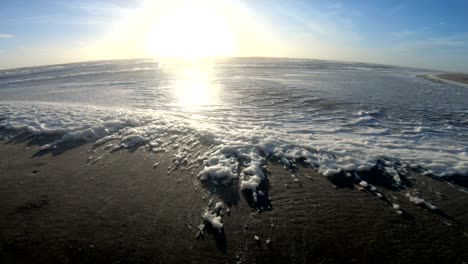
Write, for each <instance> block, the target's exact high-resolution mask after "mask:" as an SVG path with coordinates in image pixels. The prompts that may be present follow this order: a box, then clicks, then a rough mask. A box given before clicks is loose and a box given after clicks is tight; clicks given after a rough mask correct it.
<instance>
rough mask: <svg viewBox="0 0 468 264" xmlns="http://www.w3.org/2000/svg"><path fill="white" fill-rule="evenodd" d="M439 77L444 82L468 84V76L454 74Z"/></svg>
mask: <svg viewBox="0 0 468 264" xmlns="http://www.w3.org/2000/svg"><path fill="white" fill-rule="evenodd" d="M437 76H438V77H440V78H442V79H444V80H449V81H454V82H459V83H464V84H468V74H461V73H458V74H457V73H453V74H439V75H437Z"/></svg>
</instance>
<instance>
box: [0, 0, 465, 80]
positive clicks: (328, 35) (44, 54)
mask: <svg viewBox="0 0 468 264" xmlns="http://www.w3.org/2000/svg"><path fill="white" fill-rule="evenodd" d="M205 56H271V57H292V58H311V59H325V60H338V61H356V62H369V63H381V64H392V65H401V66H410V67H418V68H429V69H439V70H445V71H459V72H468V63H467V62H468V1H466V0H445V1H442V0H440V1H435V0H412V1H406V0H404V1H403V0H401V1H398V0H382V1H380V0H353V1H350V0H349V1H346V0H342V1H333V0H329V1H325V0H310V1H305V0H296V1H294V0H291V1H284V0H282V1H277V0H192V1H188V0H172V1H170V0H154V1H151V0H127V1H124V0H113V1H99V0H98V1H87V0H84V1H74V0H69V1H65V0H63V1H58V0H43V1H35V0H30V1H27V0H16V1H15V0H11V1H10V0H2V1H0V69H5V68H14V67H24V66H35V65H46V64H58V63H67V62H78V61H89V60H105V59H126V58H148V57H154V58H160V57H189V58H193V57H205Z"/></svg>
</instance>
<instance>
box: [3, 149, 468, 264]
mask: <svg viewBox="0 0 468 264" xmlns="http://www.w3.org/2000/svg"><path fill="white" fill-rule="evenodd" d="M0 148H1V152H0V201H2V202H1V203H0V249H1V253H0V263H226V262H227V263H343V262H345V263H349V262H354V263H375V262H380V263H386V262H388V263H390V262H391V263H462V262H463V261H468V252H467V251H466V248H467V246H468V237H467V236H466V232H467V231H468V227H467V225H466V223H468V207H467V206H466V199H467V198H468V194H467V193H465V192H463V191H462V190H461V189H460V188H458V187H454V186H450V185H449V184H447V183H446V182H442V181H437V180H434V179H431V178H428V177H424V176H421V175H414V177H412V178H413V179H412V181H413V188H412V189H411V190H412V191H414V192H417V193H418V194H419V195H420V196H421V197H423V198H425V199H426V200H427V201H430V202H431V203H433V204H435V205H437V206H438V208H440V209H441V210H443V212H444V213H445V214H446V215H447V216H449V217H450V218H452V219H454V220H456V222H455V221H452V220H450V219H448V218H447V217H445V216H441V215H438V214H434V213H431V212H430V211H429V210H425V209H423V208H421V207H419V206H416V205H415V204H413V203H411V202H410V201H409V200H408V199H407V198H406V197H404V195H403V193H402V192H399V191H396V190H387V189H380V188H379V190H381V191H382V192H383V193H384V194H385V196H386V197H389V199H391V200H392V201H396V199H398V203H399V204H400V205H401V206H402V208H404V210H406V211H407V212H408V213H409V214H410V215H412V216H413V217H414V219H415V221H410V220H408V219H407V218H404V217H402V216H400V215H398V214H397V213H396V212H395V210H394V209H393V208H392V207H391V206H389V205H388V204H387V203H386V202H384V201H383V200H382V199H379V198H378V197H376V196H375V195H373V194H371V193H369V192H367V191H359V190H358V188H338V189H335V188H333V186H332V183H331V182H330V181H329V180H327V179H326V178H325V177H323V176H321V175H319V174H318V173H317V172H316V171H314V170H312V169H299V171H298V172H297V173H298V177H296V178H298V179H300V181H299V182H298V181H296V180H295V178H293V177H291V175H290V173H289V172H287V171H286V170H284V169H283V168H282V167H281V166H279V165H275V164H271V163H269V164H268V169H269V171H270V173H271V174H270V177H269V179H270V182H269V185H268V194H269V195H270V196H271V197H272V201H271V207H272V210H265V211H263V212H262V213H258V212H257V211H255V210H253V209H252V208H251V207H250V206H249V205H248V201H246V199H245V197H244V196H243V195H242V194H241V193H233V191H232V190H229V189H226V191H227V192H228V193H226V194H225V197H223V198H224V199H225V200H227V201H235V202H231V205H232V207H231V213H230V214H229V215H225V216H224V218H223V223H224V233H222V234H216V235H214V234H213V232H217V230H212V234H209V232H207V234H205V236H204V238H199V239H195V236H196V234H197V231H198V229H197V226H198V225H199V224H201V223H202V217H201V215H202V214H203V212H204V208H205V206H206V205H207V204H208V199H209V194H210V193H209V192H208V191H207V190H206V189H205V188H204V187H203V186H202V185H201V184H200V183H199V181H198V180H197V178H196V172H197V171H195V173H194V175H192V174H191V173H190V172H186V171H180V170H175V171H173V172H172V173H171V174H168V173H167V172H168V167H170V166H171V155H170V154H171V153H158V154H154V153H148V152H146V151H144V149H138V150H135V151H134V152H133V153H130V152H128V151H124V150H121V151H117V152H115V153H112V154H109V155H105V156H104V157H103V158H102V159H99V160H98V161H96V162H95V163H94V164H92V162H90V161H89V160H88V157H89V156H90V155H91V154H92V153H90V152H89V150H91V149H92V146H91V145H90V144H84V145H79V146H76V147H75V148H72V149H69V150H67V151H66V152H60V154H57V153H58V152H57V153H48V154H45V155H41V156H34V154H35V153H36V152H37V146H35V145H29V146H28V145H27V143H26V142H16V143H5V142H3V143H0ZM155 162H160V164H159V165H157V166H156V167H154V168H153V165H154V164H155ZM35 170H37V172H36V173H32V172H33V171H35ZM254 236H258V237H259V238H260V240H259V241H258V242H257V241H255V239H254ZM267 239H270V240H271V244H269V245H266V240H267Z"/></svg>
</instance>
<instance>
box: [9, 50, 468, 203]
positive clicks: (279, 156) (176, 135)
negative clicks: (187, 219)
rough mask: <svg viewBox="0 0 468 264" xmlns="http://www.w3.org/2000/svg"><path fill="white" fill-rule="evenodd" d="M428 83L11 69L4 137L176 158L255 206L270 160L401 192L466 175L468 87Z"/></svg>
mask: <svg viewBox="0 0 468 264" xmlns="http://www.w3.org/2000/svg"><path fill="white" fill-rule="evenodd" d="M428 73H429V74H437V72H431V71H428V70H418V69H409V68H401V67H391V66H383V65H373V64H362V63H343V62H330V61H316V60H298V59H266V58H230V59H219V60H216V61H189V62H188V61H185V62H182V61H177V62H176V61H162V62H161V61H159V62H158V61H155V60H143V59H140V60H124V61H104V62H102V61H101V62H86V63H75V64H65V65H54V66H44V67H34V68H22V69H13V70H3V71H0V129H6V130H10V131H12V132H13V133H19V132H22V133H30V134H33V135H55V136H58V137H56V138H59V139H57V140H55V141H51V142H50V143H49V144H46V145H44V146H42V147H41V149H42V150H44V151H46V150H48V149H54V148H64V147H65V146H66V145H67V144H69V143H70V142H73V141H83V140H84V141H89V142H94V143H96V144H97V145H99V146H105V149H110V150H114V149H120V148H137V147H145V148H147V149H148V150H149V151H153V152H156V153H159V152H168V153H171V155H173V156H174V158H173V164H174V167H183V168H185V169H187V170H191V169H193V168H194V167H196V166H202V168H201V172H200V173H199V175H198V176H199V178H200V179H201V180H203V181H207V180H208V181H211V182H212V183H213V184H215V185H216V184H224V185H230V184H233V183H234V184H236V185H237V184H238V186H240V188H241V189H250V190H252V191H253V193H254V196H255V194H256V191H257V188H258V186H259V184H260V183H261V181H262V180H263V179H264V178H265V175H264V166H265V165H266V163H267V160H268V159H271V160H275V161H278V162H280V163H282V164H283V165H284V166H285V167H286V168H291V167H294V166H296V164H297V163H301V164H306V165H307V166H312V167H314V168H317V169H318V170H319V172H320V173H322V174H323V175H325V176H330V175H333V174H340V173H348V174H347V175H349V174H350V173H353V174H354V175H359V173H362V172H366V171H370V170H371V169H372V168H376V166H378V167H379V168H381V170H382V172H383V174H384V175H386V177H389V178H390V179H391V180H392V182H393V184H394V185H395V186H398V185H400V184H401V179H400V177H401V176H403V175H404V174H405V173H408V170H419V171H420V172H422V173H425V174H430V175H432V176H436V177H444V178H447V177H451V176H453V175H468V103H467V102H468V89H467V88H466V87H462V86H457V85H454V84H445V83H436V82H431V81H430V80H426V79H423V78H420V77H418V75H420V74H428ZM200 146H201V147H200ZM195 149H196V150H197V151H195ZM200 150H201V151H200ZM155 162H157V159H156V160H155ZM200 164H201V165H200Z"/></svg>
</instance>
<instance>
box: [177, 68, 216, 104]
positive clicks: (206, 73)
mask: <svg viewBox="0 0 468 264" xmlns="http://www.w3.org/2000/svg"><path fill="white" fill-rule="evenodd" d="M212 77H213V75H212V70H211V69H210V68H209V67H207V66H206V65H190V66H189V67H181V68H179V69H178V70H177V73H176V79H175V81H174V83H173V84H172V89H173V94H174V96H175V99H176V104H177V105H178V106H180V107H182V108H183V109H185V110H198V109H200V108H206V107H210V106H213V105H215V104H216V103H217V101H218V89H219V86H218V85H217V84H216V83H215V82H214V81H213V79H212Z"/></svg>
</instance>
